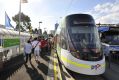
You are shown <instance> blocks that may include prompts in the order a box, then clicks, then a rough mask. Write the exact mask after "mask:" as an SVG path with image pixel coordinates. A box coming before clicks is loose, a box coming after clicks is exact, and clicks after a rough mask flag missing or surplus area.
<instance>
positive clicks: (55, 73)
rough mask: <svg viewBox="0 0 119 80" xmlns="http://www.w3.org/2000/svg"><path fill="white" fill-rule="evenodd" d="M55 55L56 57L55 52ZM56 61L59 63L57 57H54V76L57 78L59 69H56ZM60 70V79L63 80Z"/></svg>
mask: <svg viewBox="0 0 119 80" xmlns="http://www.w3.org/2000/svg"><path fill="white" fill-rule="evenodd" d="M54 57H56V54H55V53H54ZM56 63H58V61H57V59H55V58H54V77H55V79H54V80H57V71H56V67H57V66H56ZM58 70H59V73H60V80H62V77H61V71H60V69H58Z"/></svg>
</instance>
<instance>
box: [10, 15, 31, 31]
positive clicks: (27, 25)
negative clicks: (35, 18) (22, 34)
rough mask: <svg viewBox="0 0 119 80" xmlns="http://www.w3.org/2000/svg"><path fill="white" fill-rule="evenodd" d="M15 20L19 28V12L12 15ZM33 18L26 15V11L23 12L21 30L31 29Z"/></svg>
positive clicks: (17, 28)
mask: <svg viewBox="0 0 119 80" xmlns="http://www.w3.org/2000/svg"><path fill="white" fill-rule="evenodd" d="M12 19H13V21H15V23H16V28H15V29H16V30H19V13H18V14H16V15H15V16H13V17H12ZM31 29H32V27H31V20H30V17H29V16H27V15H25V14H24V13H21V24H20V30H21V31H27V30H29V31H31Z"/></svg>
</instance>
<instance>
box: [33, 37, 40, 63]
mask: <svg viewBox="0 0 119 80" xmlns="http://www.w3.org/2000/svg"><path fill="white" fill-rule="evenodd" d="M40 45H41V42H40V41H38V40H37V38H34V41H33V42H32V46H33V48H35V49H34V55H35V60H36V61H38V59H39V54H40V51H41V48H40Z"/></svg>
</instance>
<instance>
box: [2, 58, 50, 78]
mask: <svg viewBox="0 0 119 80" xmlns="http://www.w3.org/2000/svg"><path fill="white" fill-rule="evenodd" d="M49 61H50V59H49V57H48V56H44V57H40V60H39V62H36V61H35V60H34V57H32V60H31V62H28V63H27V64H25V63H24V59H23V56H21V57H17V58H16V59H13V60H12V61H10V62H7V63H6V65H5V66H6V67H5V71H3V72H1V75H0V80H47V73H48V69H49ZM10 64H11V65H10Z"/></svg>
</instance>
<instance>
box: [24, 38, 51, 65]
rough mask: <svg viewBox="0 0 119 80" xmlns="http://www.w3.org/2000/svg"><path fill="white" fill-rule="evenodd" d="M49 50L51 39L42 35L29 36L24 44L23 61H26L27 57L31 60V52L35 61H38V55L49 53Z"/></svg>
mask: <svg viewBox="0 0 119 80" xmlns="http://www.w3.org/2000/svg"><path fill="white" fill-rule="evenodd" d="M50 51H51V41H50V40H49V39H45V38H44V37H35V38H34V39H32V36H31V37H30V38H29V40H28V41H27V43H26V44H25V45H24V57H25V63H27V62H28V59H29V61H31V55H32V54H33V55H34V59H35V61H39V58H40V56H42V57H44V56H45V55H50Z"/></svg>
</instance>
